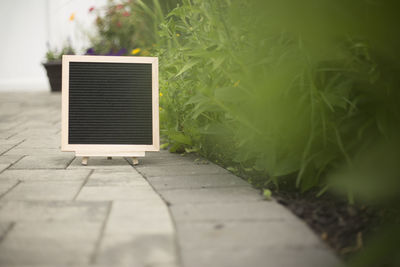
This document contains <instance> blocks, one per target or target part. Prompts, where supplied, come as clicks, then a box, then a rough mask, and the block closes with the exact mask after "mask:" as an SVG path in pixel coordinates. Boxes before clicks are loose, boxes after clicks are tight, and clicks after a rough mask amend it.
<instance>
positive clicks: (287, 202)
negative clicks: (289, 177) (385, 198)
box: [273, 191, 382, 260]
mask: <svg viewBox="0 0 400 267" xmlns="http://www.w3.org/2000/svg"><path fill="white" fill-rule="evenodd" d="M315 195H316V193H315V192H309V193H307V194H299V193H296V192H276V191H275V192H274V193H273V196H274V198H275V199H276V200H277V201H278V202H279V203H280V204H282V205H284V206H286V207H287V208H288V209H289V210H291V211H292V212H293V213H294V214H295V215H297V216H298V217H300V218H301V219H303V220H304V221H305V222H306V223H307V224H308V225H309V226H310V227H311V228H312V229H313V230H314V231H315V232H316V233H317V234H318V235H319V236H320V237H321V239H323V240H325V241H326V242H327V244H329V246H330V247H332V248H333V249H334V250H335V251H336V252H337V254H338V255H339V256H340V257H341V258H342V259H344V260H346V259H349V258H350V257H351V256H353V255H355V254H356V253H357V252H359V251H360V250H361V249H362V248H363V246H364V242H365V239H368V237H369V236H370V234H372V233H373V232H375V231H376V229H377V228H378V227H379V225H380V221H381V217H382V216H381V214H380V213H379V211H378V210H376V209H375V208H371V207H366V206H357V205H350V204H348V202H346V201H340V200H338V198H335V197H333V196H329V195H324V196H322V197H316V196H315Z"/></svg>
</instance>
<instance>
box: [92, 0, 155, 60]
mask: <svg viewBox="0 0 400 267" xmlns="http://www.w3.org/2000/svg"><path fill="white" fill-rule="evenodd" d="M146 2H150V1H131V0H123V1H118V3H116V2H115V1H114V0H110V1H109V2H108V4H107V5H106V6H105V7H91V8H90V9H89V13H90V14H93V15H95V16H96V19H95V25H96V29H97V32H96V34H95V35H94V36H91V37H90V41H91V47H90V48H89V49H88V50H87V51H86V54H88V55H114V56H124V55H143V56H147V55H149V54H150V50H151V48H152V44H153V43H155V42H156V39H157V37H156V27H154V25H155V23H156V22H155V21H154V11H153V10H155V9H154V8H156V7H155V6H154V5H156V4H154V3H157V2H158V1H153V2H151V3H146Z"/></svg>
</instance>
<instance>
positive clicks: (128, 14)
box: [122, 11, 131, 17]
mask: <svg viewBox="0 0 400 267" xmlns="http://www.w3.org/2000/svg"><path fill="white" fill-rule="evenodd" d="M130 15H131V13H129V12H128V11H125V12H124V13H122V16H124V17H129V16H130Z"/></svg>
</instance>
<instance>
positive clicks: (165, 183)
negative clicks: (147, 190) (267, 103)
mask: <svg viewBox="0 0 400 267" xmlns="http://www.w3.org/2000/svg"><path fill="white" fill-rule="evenodd" d="M147 179H148V180H149V181H150V182H151V184H152V185H153V186H154V187H155V188H157V190H168V189H190V188H193V189H196V188H197V189H199V188H209V187H231V186H247V187H249V186H250V185H249V184H248V183H247V182H246V181H244V180H243V179H240V178H239V177H237V176H235V175H232V174H208V175H187V176H186V175H185V176H162V177H148V178H147Z"/></svg>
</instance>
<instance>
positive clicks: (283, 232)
mask: <svg viewBox="0 0 400 267" xmlns="http://www.w3.org/2000/svg"><path fill="white" fill-rule="evenodd" d="M60 97H61V96H60V95H59V94H49V93H18V94H17V93H0V266H1V267H2V266H21V267H28V266H44V267H46V266H52V267H54V266H79V267H84V266H113V267H114V266H115V267H120V266H121V267H125V266H129V267H136V266H140V267H197V266H199V267H200V266H201V267H204V266H208V267H213V266H215V267H225V266H226V267H235V266H238V267H243V266H250V267H251V266H257V267H258V266H271V267H290V266H296V267H314V266H315V267H319V266H324V267H325V266H337V265H338V263H339V261H338V260H337V258H336V257H335V256H334V254H333V252H332V251H330V250H329V249H328V248H327V247H326V246H325V245H324V244H323V243H322V242H321V241H320V239H319V238H318V237H317V236H316V235H314V234H313V232H312V231H311V230H310V229H309V228H308V227H307V226H306V225H305V224H304V223H303V222H301V221H300V220H298V219H297V218H296V217H295V216H294V215H292V214H291V213H290V212H289V211H288V210H286V209H285V208H284V207H282V206H280V205H279V204H277V203H276V202H274V201H263V199H262V197H261V196H260V194H259V192H258V191H257V190H254V189H253V188H252V187H251V186H250V185H249V184H247V183H246V182H244V181H243V180H241V179H240V178H238V177H236V176H234V175H232V174H230V173H229V172H228V171H226V170H225V169H223V168H220V167H218V166H216V165H214V164H211V163H208V162H206V161H204V160H198V159H197V157H196V156H193V155H188V156H180V155H176V154H170V153H168V152H166V151H161V152H159V153H147V155H146V158H144V159H142V160H141V161H140V165H139V166H136V167H133V166H132V165H131V162H129V161H128V160H127V159H124V158H113V159H112V160H107V159H106V158H90V159H89V164H88V166H81V164H80V158H75V157H74V155H73V153H65V152H60V149H59V147H60V139H61V138H60Z"/></svg>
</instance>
